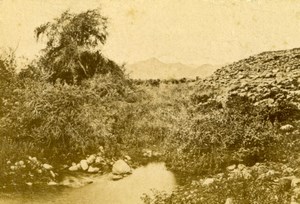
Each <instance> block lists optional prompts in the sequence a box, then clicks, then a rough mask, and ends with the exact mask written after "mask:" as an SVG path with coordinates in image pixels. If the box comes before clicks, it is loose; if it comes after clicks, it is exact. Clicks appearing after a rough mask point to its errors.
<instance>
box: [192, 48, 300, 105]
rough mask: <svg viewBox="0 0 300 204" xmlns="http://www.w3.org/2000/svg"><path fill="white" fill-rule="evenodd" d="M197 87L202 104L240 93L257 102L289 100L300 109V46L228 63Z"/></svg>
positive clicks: (256, 103)
mask: <svg viewBox="0 0 300 204" xmlns="http://www.w3.org/2000/svg"><path fill="white" fill-rule="evenodd" d="M198 89H199V91H197V92H198V93H196V95H197V94H199V95H198V96H197V97H198V102H202V103H203V102H207V100H210V99H216V100H219V101H226V100H227V98H228V97H229V96H234V95H238V96H242V97H247V98H249V99H250V100H251V101H252V102H253V103H254V104H255V105H260V104H266V105H268V106H276V105H278V104H279V103H281V102H283V101H288V102H291V103H293V104H295V105H296V106H297V107H298V108H299V109H300V48H297V49H292V50H283V51H274V52H264V53H261V54H258V55H255V56H251V57H249V58H247V59H244V60H240V61H238V62H235V63H233V64H230V65H227V66H225V67H223V68H221V69H218V70H217V71H216V72H215V73H214V74H213V75H212V76H210V77H208V78H206V79H204V80H203V81H201V82H199V84H198ZM208 89H209V90H211V92H207V90H208ZM203 90H205V91H206V92H205V93H204V92H203Z"/></svg>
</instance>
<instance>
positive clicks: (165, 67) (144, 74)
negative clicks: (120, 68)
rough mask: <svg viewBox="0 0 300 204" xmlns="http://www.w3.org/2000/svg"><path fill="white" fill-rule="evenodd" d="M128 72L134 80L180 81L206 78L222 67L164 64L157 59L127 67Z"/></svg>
mask: <svg viewBox="0 0 300 204" xmlns="http://www.w3.org/2000/svg"><path fill="white" fill-rule="evenodd" d="M125 67H126V72H127V73H129V75H130V77H131V78H133V79H172V78H173V79H180V78H183V77H185V78H196V77H197V76H198V77H200V78H205V77H207V76H210V75H211V74H212V73H213V72H214V71H215V70H217V69H218V68H220V67H221V66H217V65H211V64H203V65H201V66H196V65H186V64H181V63H164V62H161V61H160V60H158V59H156V58H150V59H148V60H145V61H140V62H137V63H134V64H128V65H126V66H125Z"/></svg>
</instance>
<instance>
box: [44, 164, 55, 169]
mask: <svg viewBox="0 0 300 204" xmlns="http://www.w3.org/2000/svg"><path fill="white" fill-rule="evenodd" d="M43 167H44V169H47V170H50V169H53V166H51V165H50V164H43Z"/></svg>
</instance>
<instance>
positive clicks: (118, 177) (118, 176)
mask: <svg viewBox="0 0 300 204" xmlns="http://www.w3.org/2000/svg"><path fill="white" fill-rule="evenodd" d="M122 178H123V176H122V175H112V177H111V179H112V180H114V181H117V180H120V179H122Z"/></svg>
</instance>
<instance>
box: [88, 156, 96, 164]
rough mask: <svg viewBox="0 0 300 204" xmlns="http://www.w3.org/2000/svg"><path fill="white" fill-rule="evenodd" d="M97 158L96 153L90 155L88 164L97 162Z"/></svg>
mask: <svg viewBox="0 0 300 204" xmlns="http://www.w3.org/2000/svg"><path fill="white" fill-rule="evenodd" d="M95 160H96V156H95V155H94V154H92V155H91V156H89V158H87V160H86V161H87V163H88V164H92V163H94V162H95Z"/></svg>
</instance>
